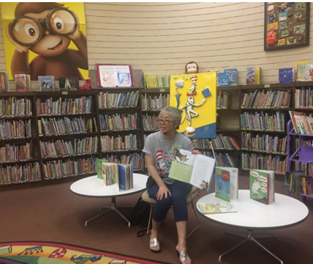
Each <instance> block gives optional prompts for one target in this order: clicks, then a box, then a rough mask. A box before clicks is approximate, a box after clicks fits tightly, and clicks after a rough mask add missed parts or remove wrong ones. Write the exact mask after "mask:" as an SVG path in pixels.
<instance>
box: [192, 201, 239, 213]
mask: <svg viewBox="0 0 313 264" xmlns="http://www.w3.org/2000/svg"><path fill="white" fill-rule="evenodd" d="M197 208H198V210H199V212H200V213H202V214H220V213H235V212H237V209H236V208H235V207H234V206H233V205H232V204H230V203H226V202H218V203H202V204H197Z"/></svg>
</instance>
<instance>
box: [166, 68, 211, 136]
mask: <svg viewBox="0 0 313 264" xmlns="http://www.w3.org/2000/svg"><path fill="white" fill-rule="evenodd" d="M216 83H217V81H216V72H208V73H194V74H182V75H171V84H170V95H171V96H170V106H173V107H176V108H178V109H180V110H182V120H181V124H180V126H179V129H178V132H179V133H183V134H184V135H186V136H188V137H192V138H215V136H216Z"/></svg>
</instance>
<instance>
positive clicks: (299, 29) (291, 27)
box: [264, 2, 310, 51]
mask: <svg viewBox="0 0 313 264" xmlns="http://www.w3.org/2000/svg"><path fill="white" fill-rule="evenodd" d="M309 26H310V3H305V2H270V3H264V50H265V51H270V50H279V49H288V48H296V47H303V46H308V45H309V40H310V36H309V32H310V31H309Z"/></svg>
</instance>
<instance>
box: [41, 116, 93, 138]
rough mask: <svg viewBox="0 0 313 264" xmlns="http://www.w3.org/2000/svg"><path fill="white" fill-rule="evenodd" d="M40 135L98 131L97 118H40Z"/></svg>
mask: <svg viewBox="0 0 313 264" xmlns="http://www.w3.org/2000/svg"><path fill="white" fill-rule="evenodd" d="M38 131H39V136H60V135H69V134H83V133H90V132H97V125H96V119H95V117H93V118H84V117H74V118H69V117H63V118H40V119H38Z"/></svg>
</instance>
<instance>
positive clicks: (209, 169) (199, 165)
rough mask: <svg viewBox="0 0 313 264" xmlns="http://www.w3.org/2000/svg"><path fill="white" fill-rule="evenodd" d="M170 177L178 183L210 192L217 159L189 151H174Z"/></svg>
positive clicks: (176, 149) (177, 149)
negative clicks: (185, 183) (186, 183)
mask: <svg viewBox="0 0 313 264" xmlns="http://www.w3.org/2000/svg"><path fill="white" fill-rule="evenodd" d="M173 157H174V160H173V161H172V165H171V169H170V172H169V177H170V178H172V179H175V180H178V181H182V182H188V183H190V184H192V185H194V186H196V187H198V188H200V189H202V190H206V191H209V189H210V184H211V180H212V175H213V170H214V165H215V159H213V158H211V157H208V156H205V155H202V154H197V155H194V154H192V153H191V152H190V151H188V150H183V149H179V148H175V149H174V156H173Z"/></svg>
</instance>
